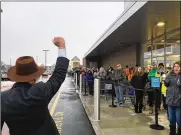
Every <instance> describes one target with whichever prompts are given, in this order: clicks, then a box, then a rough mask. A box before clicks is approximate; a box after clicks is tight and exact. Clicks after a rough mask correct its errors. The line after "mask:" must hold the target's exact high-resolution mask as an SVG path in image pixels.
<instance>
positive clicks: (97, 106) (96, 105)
mask: <svg viewBox="0 0 181 135" xmlns="http://www.w3.org/2000/svg"><path fill="white" fill-rule="evenodd" d="M94 118H95V120H96V121H99V120H100V79H94Z"/></svg>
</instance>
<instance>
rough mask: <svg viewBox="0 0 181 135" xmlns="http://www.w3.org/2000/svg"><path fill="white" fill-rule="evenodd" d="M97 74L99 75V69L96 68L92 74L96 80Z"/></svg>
mask: <svg viewBox="0 0 181 135" xmlns="http://www.w3.org/2000/svg"><path fill="white" fill-rule="evenodd" d="M98 73H99V69H98V68H96V69H95V70H94V73H93V76H94V78H98Z"/></svg>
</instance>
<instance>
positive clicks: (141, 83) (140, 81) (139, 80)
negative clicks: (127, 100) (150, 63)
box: [130, 75, 147, 89]
mask: <svg viewBox="0 0 181 135" xmlns="http://www.w3.org/2000/svg"><path fill="white" fill-rule="evenodd" d="M146 81H147V77H146V76H145V75H143V76H135V75H134V76H133V77H132V79H131V82H130V84H131V85H132V86H133V87H134V88H137V89H144V88H145V85H146Z"/></svg>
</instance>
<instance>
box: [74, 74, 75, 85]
mask: <svg viewBox="0 0 181 135" xmlns="http://www.w3.org/2000/svg"><path fill="white" fill-rule="evenodd" d="M74 83H75V73H74Z"/></svg>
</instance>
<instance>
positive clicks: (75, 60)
mask: <svg viewBox="0 0 181 135" xmlns="http://www.w3.org/2000/svg"><path fill="white" fill-rule="evenodd" d="M74 67H80V59H79V58H78V57H77V56H75V57H73V59H72V60H71V68H74Z"/></svg>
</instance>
